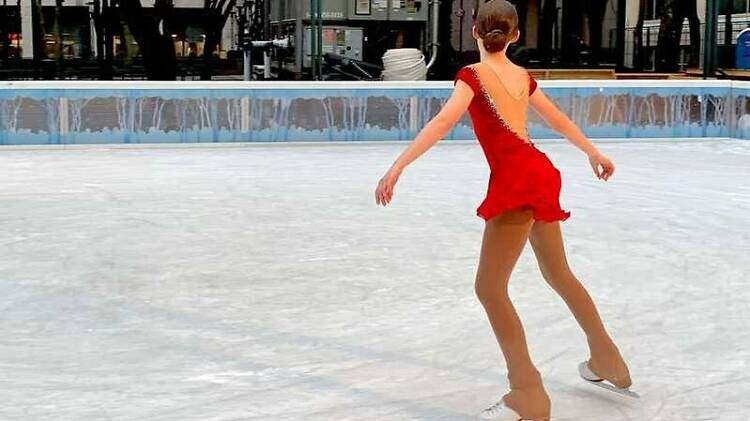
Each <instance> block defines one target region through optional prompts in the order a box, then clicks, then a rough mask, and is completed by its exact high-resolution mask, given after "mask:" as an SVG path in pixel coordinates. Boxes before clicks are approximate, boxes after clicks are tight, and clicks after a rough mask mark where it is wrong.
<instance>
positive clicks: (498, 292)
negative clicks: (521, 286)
mask: <svg viewBox="0 0 750 421" xmlns="http://www.w3.org/2000/svg"><path fill="white" fill-rule="evenodd" d="M474 293H475V294H476V296H477V299H478V300H479V302H480V303H482V305H483V306H485V307H486V306H488V305H493V304H496V303H498V302H500V301H501V300H503V299H505V298H506V297H507V296H508V289H507V287H506V283H504V282H500V281H498V280H494V282H493V281H491V280H487V279H483V278H482V277H477V279H476V281H475V282H474Z"/></svg>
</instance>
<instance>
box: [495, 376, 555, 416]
mask: <svg viewBox="0 0 750 421" xmlns="http://www.w3.org/2000/svg"><path fill="white" fill-rule="evenodd" d="M503 401H504V402H505V404H506V405H507V406H508V407H509V408H511V409H513V410H514V411H516V412H517V413H518V414H519V415H520V416H521V419H524V420H535V421H547V420H549V418H550V400H549V396H548V395H547V392H546V391H545V390H544V387H543V386H542V385H538V386H534V387H528V388H524V389H511V390H510V392H508V393H506V394H505V395H504V396H503Z"/></svg>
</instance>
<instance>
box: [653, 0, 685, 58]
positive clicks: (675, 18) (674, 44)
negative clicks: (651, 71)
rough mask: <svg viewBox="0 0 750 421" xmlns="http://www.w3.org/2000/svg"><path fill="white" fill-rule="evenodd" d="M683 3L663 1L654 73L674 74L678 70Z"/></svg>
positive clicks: (675, 0) (677, 0)
mask: <svg viewBox="0 0 750 421" xmlns="http://www.w3.org/2000/svg"><path fill="white" fill-rule="evenodd" d="M682 4H683V2H682V1H680V0H664V3H663V4H662V8H661V10H660V13H659V15H660V16H661V23H660V25H659V41H658V43H657V45H656V71H657V72H676V71H678V70H679V63H678V60H679V57H680V36H681V35H682V22H683V20H684V16H685V15H684V14H682V13H680V12H681V10H680V9H681V8H684V7H683V6H682Z"/></svg>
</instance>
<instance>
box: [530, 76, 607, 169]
mask: <svg viewBox="0 0 750 421" xmlns="http://www.w3.org/2000/svg"><path fill="white" fill-rule="evenodd" d="M532 86H533V87H534V88H535V89H534V91H533V92H532V93H531V95H529V105H530V106H531V107H532V108H533V109H534V111H536V113H537V114H539V116H540V117H541V118H542V120H544V122H545V123H547V125H548V126H549V127H550V128H551V129H552V130H554V131H556V132H557V133H559V134H561V135H562V136H564V137H565V138H566V139H568V140H569V141H570V142H571V143H572V144H574V145H575V146H577V147H578V149H580V150H582V151H583V152H585V153H586V155H587V156H588V157H589V163H590V164H591V168H592V169H593V170H594V174H595V175H596V176H597V178H600V179H604V180H605V181H606V180H607V179H608V178H609V177H610V176H611V175H612V173H614V171H615V166H614V164H612V162H611V161H610V160H609V158H607V157H606V156H605V155H604V154H603V153H601V152H599V150H598V149H597V148H596V146H594V144H593V143H591V141H590V140H588V138H587V137H586V135H585V134H583V132H582V131H581V129H580V128H579V127H578V126H577V125H576V124H575V123H573V121H571V120H570V118H568V116H567V115H565V113H563V112H562V111H560V109H559V108H557V106H556V105H555V103H554V102H552V101H551V100H550V99H549V98H548V97H547V95H545V94H544V92H542V90H541V89H538V88H536V83H534V82H532ZM599 166H601V167H602V170H601V171H600V170H599Z"/></svg>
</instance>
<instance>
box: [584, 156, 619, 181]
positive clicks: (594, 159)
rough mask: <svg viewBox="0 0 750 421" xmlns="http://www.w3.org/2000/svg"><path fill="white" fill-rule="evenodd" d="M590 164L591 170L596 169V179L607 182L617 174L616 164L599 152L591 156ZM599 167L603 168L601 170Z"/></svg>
mask: <svg viewBox="0 0 750 421" xmlns="http://www.w3.org/2000/svg"><path fill="white" fill-rule="evenodd" d="M589 163H590V164H591V168H593V169H594V174H595V175H596V177H597V178H599V179H603V180H604V181H607V179H608V178H609V177H611V176H612V174H614V172H615V164H613V163H612V161H610V160H609V158H607V157H606V156H605V155H604V154H603V153H601V152H598V151H597V152H594V153H593V154H591V155H589ZM599 166H601V167H602V168H601V170H600V169H599Z"/></svg>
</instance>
